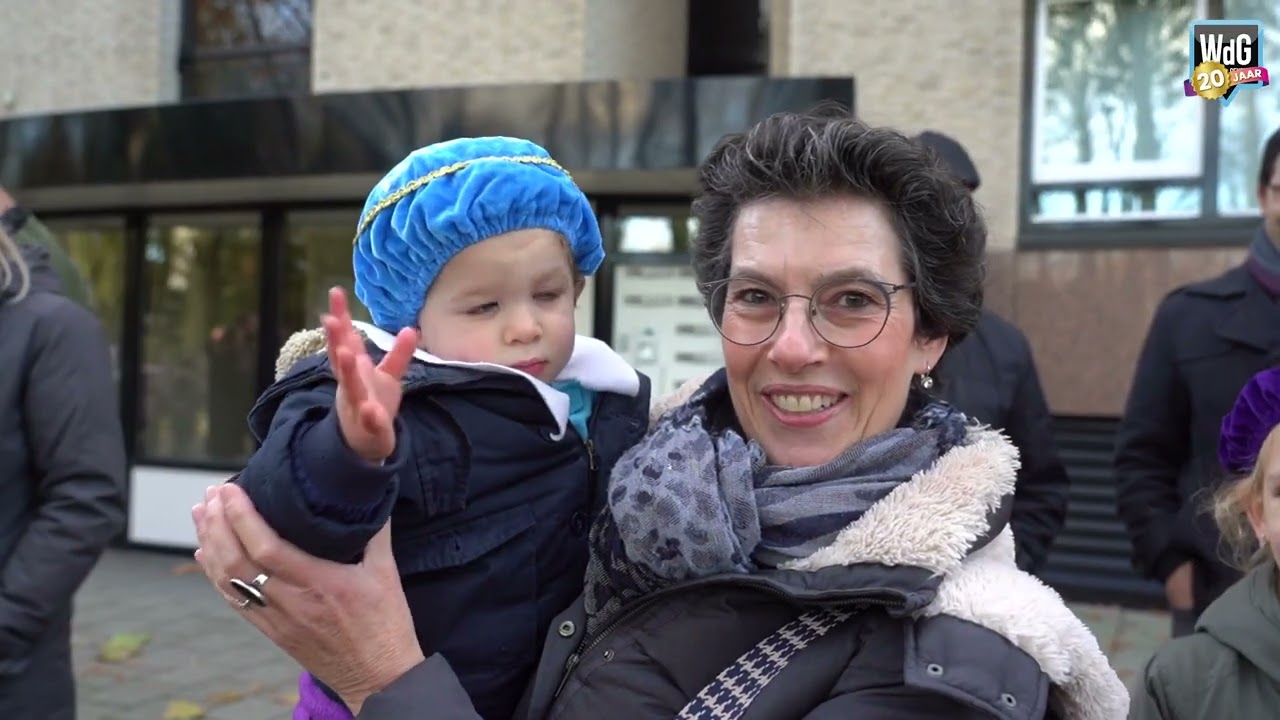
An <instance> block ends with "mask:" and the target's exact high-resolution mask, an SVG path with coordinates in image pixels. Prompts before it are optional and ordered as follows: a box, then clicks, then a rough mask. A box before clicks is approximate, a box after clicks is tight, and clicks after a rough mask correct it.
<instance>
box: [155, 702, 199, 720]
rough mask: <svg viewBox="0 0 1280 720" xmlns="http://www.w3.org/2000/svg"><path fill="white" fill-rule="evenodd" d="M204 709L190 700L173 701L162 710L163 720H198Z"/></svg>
mask: <svg viewBox="0 0 1280 720" xmlns="http://www.w3.org/2000/svg"><path fill="white" fill-rule="evenodd" d="M202 717H204V708H202V707H200V706H199V705H197V704H195V703H193V702H191V701H190V700H174V701H173V702H171V703H169V707H167V708H165V709H164V720H200V718H202Z"/></svg>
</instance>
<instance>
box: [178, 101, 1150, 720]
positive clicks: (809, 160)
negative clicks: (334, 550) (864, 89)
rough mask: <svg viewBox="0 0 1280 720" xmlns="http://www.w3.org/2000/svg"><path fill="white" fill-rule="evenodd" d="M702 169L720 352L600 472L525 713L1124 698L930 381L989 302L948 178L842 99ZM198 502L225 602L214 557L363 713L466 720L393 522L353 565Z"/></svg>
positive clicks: (1007, 452) (1100, 705) (648, 715)
mask: <svg viewBox="0 0 1280 720" xmlns="http://www.w3.org/2000/svg"><path fill="white" fill-rule="evenodd" d="M700 180H701V186H702V190H701V193H700V195H699V197H698V198H697V199H696V201H695V202H694V206H693V208H694V214H695V216H696V217H697V218H698V220H699V230H698V236H697V238H696V240H695V242H694V270H695V273H696V275H697V280H698V283H699V287H700V289H701V290H702V293H703V297H704V298H705V301H706V305H707V308H708V311H709V312H710V314H711V318H712V320H713V321H714V323H715V325H716V327H717V328H718V330H719V331H720V334H721V336H722V337H723V349H724V356H725V366H724V368H723V369H722V370H720V371H718V372H716V373H714V374H713V375H711V376H710V377H709V378H707V379H705V380H704V381H701V382H699V383H695V384H692V385H691V386H688V387H686V388H685V389H684V390H683V391H682V392H680V393H678V394H677V395H676V396H674V397H671V398H666V399H664V400H662V401H660V402H659V404H658V406H657V407H655V411H654V413H653V419H652V422H651V425H650V429H649V432H648V434H647V435H645V437H644V438H643V439H641V440H640V441H639V442H638V443H636V444H634V445H633V446H632V447H631V449H630V450H628V451H626V452H625V453H623V454H622V456H621V457H620V458H619V459H618V460H617V462H616V464H615V465H614V467H613V472H612V475H611V477H610V479H609V485H608V490H607V493H606V494H605V496H604V497H603V498H602V502H601V505H602V509H601V512H600V514H599V515H598V519H597V521H596V523H595V524H594V526H593V528H592V530H591V533H590V536H589V538H588V539H587V540H585V541H584V544H585V545H586V546H587V547H588V549H589V551H590V560H589V563H588V567H587V571H586V577H585V587H584V592H583V595H582V598H581V599H580V601H579V602H578V603H575V604H574V605H573V606H572V607H570V608H568V609H567V610H566V611H565V612H564V613H562V614H561V615H560V616H559V617H557V618H556V619H555V620H553V621H552V622H551V624H550V626H549V628H547V630H548V632H547V638H548V639H547V641H546V643H545V646H544V648H543V650H542V657H541V661H540V662H539V664H538V667H537V669H536V671H535V672H534V673H533V675H532V677H531V678H530V684H529V691H528V693H527V694H526V696H525V698H524V700H523V702H522V704H521V707H520V708H518V710H517V712H516V717H519V718H527V719H528V720H540V719H542V718H559V719H563V720H576V719H577V718H597V717H601V716H603V715H604V714H606V713H607V714H608V715H609V716H611V717H618V718H635V719H636V720H648V719H654V720H657V719H659V718H661V719H663V720H666V719H667V718H672V717H680V718H744V719H746V720H753V719H757V718H768V719H771V720H772V719H774V718H797V719H799V718H808V719H810V720H825V719H827V718H832V719H835V718H889V717H893V718H899V717H912V718H1028V719H1030V718H1062V719H1067V718H1070V719H1076V718H1080V719H1086V720H1091V719H1093V718H1097V719H1100V720H1101V719H1108V720H1110V719H1112V718H1122V717H1124V715H1125V713H1126V711H1127V708H1128V697H1127V694H1126V692H1125V689H1124V687H1123V685H1122V684H1121V683H1120V681H1119V680H1118V678H1117V677H1116V675H1115V673H1114V672H1113V671H1112V670H1111V668H1110V667H1109V665H1108V663H1107V661H1106V659H1105V657H1104V656H1103V655H1102V653H1101V651H1100V650H1099V648H1098V646H1097V643H1096V641H1095V640H1094V638H1093V637H1092V635H1090V633H1089V632H1088V630H1087V629H1086V628H1085V627H1084V626H1083V625H1082V624H1081V623H1080V622H1079V621H1078V620H1077V619H1076V618H1075V617H1074V616H1073V615H1072V614H1071V612H1070V611H1069V610H1068V609H1067V608H1066V606H1065V605H1064V604H1063V603H1062V601H1061V599H1059V598H1058V596H1057V595H1056V594H1055V593H1053V591H1052V590H1050V589H1048V588H1046V587H1045V586H1043V585H1041V584H1040V583H1039V582H1038V581H1037V580H1035V579H1034V578H1032V577H1030V576H1028V575H1026V574H1024V573H1022V572H1020V571H1018V570H1017V568H1016V566H1015V564H1014V545H1013V540H1012V535H1011V533H1010V531H1009V529H1008V509H1009V501H1010V500H1011V498H1012V495H1013V489H1014V488H1013V484H1014V477H1015V473H1016V469H1017V463H1018V461H1017V453H1016V451H1015V450H1014V448H1013V447H1012V446H1011V445H1010V443H1009V442H1008V441H1007V440H1006V439H1005V438H1004V437H1003V436H1001V435H1000V434H998V433H996V432H993V431H991V430H989V429H986V428H982V427H978V426H976V425H974V424H973V423H971V422H969V421H968V420H967V419H966V418H965V417H964V416H963V415H961V414H960V413H958V412H957V411H955V410H954V409H952V408H950V407H949V406H947V405H946V404H944V403H941V402H937V401H935V400H933V399H931V398H930V396H929V394H928V390H929V388H930V387H931V385H932V384H933V383H932V378H931V376H930V371H931V369H932V368H933V367H934V365H935V364H936V363H937V361H938V358H939V356H940V355H941V354H942V352H943V350H944V349H945V347H946V345H947V343H948V342H954V341H956V340H959V339H960V338H962V337H964V335H965V334H966V333H967V332H968V331H969V330H970V329H971V328H972V326H973V324H974V322H975V321H976V318H977V316H978V312H979V308H980V306H981V300H982V284H983V268H982V260H981V258H982V255H983V249H984V248H983V246H984V243H985V234H986V230H985V227H984V225H983V222H982V220H981V218H980V216H979V214H978V211H977V208H976V207H975V205H974V203H973V201H972V200H971V199H970V197H969V195H968V193H967V192H966V191H965V190H964V188H963V187H961V186H960V185H959V184H958V183H956V182H955V181H954V180H953V179H951V178H950V177H949V176H948V175H947V173H946V171H945V170H944V169H943V168H942V167H941V166H939V165H938V164H937V163H936V161H935V158H934V157H933V156H932V155H930V154H929V152H928V151H927V150H925V149H924V148H922V147H920V146H918V145H916V144H914V143H913V142H911V141H910V140H909V139H907V138H906V137H904V136H902V135H901V134H899V133H896V132H893V131H890V130H886V129H876V128H868V127H866V126H865V125H863V124H862V123H860V122H858V121H856V120H854V119H852V118H850V117H848V116H847V115H843V114H816V113H815V114H780V115H776V116H773V117H770V118H768V119H766V120H764V121H762V122H760V123H759V124H757V125H756V126H754V127H752V128H750V129H749V130H747V131H746V132H744V133H740V134H735V135H731V136H728V137H726V138H725V139H724V140H722V141H721V143H720V144H719V145H718V146H717V148H716V149H715V150H713V151H712V153H711V155H710V156H709V157H708V158H707V159H706V160H705V161H704V162H703V164H702V166H701V168H700ZM193 515H194V517H195V520H196V524H197V528H198V532H199V537H200V544H201V550H200V552H199V553H198V557H199V559H200V562H201V564H202V565H203V566H204V568H205V571H206V573H207V575H208V576H209V578H210V580H211V581H212V582H213V583H214V584H215V585H216V586H217V587H218V588H219V590H220V591H222V592H223V593H224V594H226V595H227V596H228V597H229V599H231V600H232V601H233V602H235V600H236V598H237V595H236V594H235V592H234V590H232V589H231V587H232V586H231V583H232V581H233V580H236V581H237V582H244V580H242V579H245V578H254V577H257V576H260V575H265V576H266V577H268V578H270V583H269V584H265V585H264V586H262V587H261V588H260V589H261V590H262V595H263V598H262V599H263V602H262V603H258V604H253V605H250V606H248V607H246V608H244V609H245V613H244V614H245V616H246V618H247V619H249V620H250V621H251V622H252V623H254V624H255V625H256V626H257V627H258V628H259V629H261V630H262V631H263V632H264V633H266V634H267V635H268V636H269V637H271V638H272V640H273V641H275V642H276V643H277V644H279V645H280V646H281V647H282V648H284V649H285V650H286V651H287V652H289V653H290V654H291V655H292V656H293V657H294V658H295V659H296V660H298V662H299V663H301V664H302V665H303V666H304V667H306V668H307V669H308V670H309V671H310V672H311V673H312V674H314V675H315V676H316V677H318V678H320V679H321V680H322V681H323V682H324V683H326V684H327V686H328V687H329V688H331V689H332V690H333V691H334V692H335V693H336V694H337V695H338V696H340V697H341V698H342V700H343V701H344V702H345V703H346V705H347V706H348V707H350V708H351V709H352V710H353V711H355V712H356V713H357V716H358V717H360V718H396V719H397V720H411V719H412V718H418V717H422V718H428V717H429V718H449V719H454V718H457V719H461V718H477V717H480V715H478V714H477V713H476V711H475V710H474V705H475V703H474V702H473V700H474V698H470V697H468V694H467V692H466V691H464V688H463V685H461V684H460V683H459V681H458V679H457V676H456V675H455V674H454V672H453V670H452V668H451V664H452V662H451V660H450V658H449V657H448V652H445V653H443V654H441V653H439V652H437V650H436V648H432V647H423V646H422V645H421V644H420V643H419V642H417V641H416V640H415V638H414V633H413V632H412V626H413V620H412V617H411V614H410V612H409V610H408V607H407V605H406V601H405V598H404V592H403V591H402V590H400V588H399V580H398V577H397V571H396V568H395V563H394V562H393V560H392V557H391V555H390V541H389V538H388V535H389V531H388V530H386V529H384V530H383V531H382V532H381V533H379V534H378V535H376V536H375V537H374V538H373V540H372V542H371V543H370V545H369V547H368V548H367V550H366V552H365V554H364V558H363V561H362V563H361V564H358V565H352V564H340V563H334V562H330V561H327V560H323V559H320V558H316V557H313V556H308V555H307V554H305V553H303V552H302V551H300V550H299V549H298V548H297V547H295V546H294V544H291V543H288V542H285V541H282V540H281V539H280V537H279V535H277V534H276V533H275V532H274V531H272V530H271V529H270V528H269V526H268V525H267V524H265V523H264V522H263V521H262V519H261V517H260V516H259V515H258V514H257V513H256V512H255V510H254V507H253V504H252V503H250V502H249V501H248V499H247V498H246V497H245V495H244V493H243V492H242V491H241V490H240V489H239V488H236V487H225V488H220V489H215V490H212V491H210V493H209V494H208V495H207V497H206V501H205V502H204V503H202V504H201V505H199V506H197V508H196V509H195V510H194V512H193ZM393 525H394V523H393ZM237 604H238V605H239V604H242V603H237Z"/></svg>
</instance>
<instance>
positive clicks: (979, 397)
mask: <svg viewBox="0 0 1280 720" xmlns="http://www.w3.org/2000/svg"><path fill="white" fill-rule="evenodd" d="M916 139H917V140H918V141H919V142H921V143H923V144H924V145H925V146H926V147H929V148H932V149H933V151H934V152H935V153H937V154H938V157H939V158H940V159H941V161H942V163H943V164H944V165H945V166H946V167H948V168H950V169H951V172H952V173H953V174H955V175H956V176H957V177H958V178H959V179H960V181H961V182H962V183H963V184H964V185H965V187H967V188H969V191H970V192H972V191H974V190H977V189H978V185H979V184H980V183H981V179H980V178H979V176H978V169H977V168H976V167H975V166H974V164H973V160H972V158H970V157H969V153H968V152H967V151H965V149H964V147H963V146H962V145H961V144H960V143H959V142H957V141H956V140H954V139H953V138H951V137H948V136H947V135H943V134H942V133H938V132H933V131H926V132H923V133H921V134H920V135H918V136H917V137H916ZM934 378H935V380H936V381H937V385H936V386H935V388H934V391H935V393H936V394H939V395H941V396H942V397H943V398H944V399H945V400H947V401H948V402H950V403H951V404H952V405H955V406H956V407H957V408H959V409H960V410H962V411H963V412H964V413H965V414H966V415H969V416H970V417H976V418H978V419H979V420H981V421H982V422H984V423H987V424H988V425H990V426H992V427H994V428H997V429H1000V430H1003V431H1004V432H1005V434H1006V435H1008V436H1009V439H1010V440H1012V441H1013V444H1014V445H1015V446H1017V448H1018V452H1019V454H1020V455H1021V460H1022V469H1021V470H1019V471H1018V481H1017V485H1016V490H1015V491H1014V499H1013V517H1012V519H1011V520H1010V524H1011V525H1012V526H1013V537H1014V541H1015V543H1016V545H1017V553H1018V555H1017V557H1018V567H1019V568H1021V569H1023V570H1025V571H1027V572H1030V573H1036V572H1039V571H1040V569H1041V568H1043V567H1044V563H1045V559H1046V558H1047V557H1048V555H1049V548H1050V546H1051V545H1052V544H1053V539H1054V537H1055V536H1056V535H1057V534H1058V533H1059V532H1060V531H1061V530H1062V525H1063V523H1064V522H1065V520H1066V517H1067V501H1068V499H1069V494H1070V490H1071V486H1070V480H1068V478H1067V471H1066V468H1065V467H1063V465H1062V461H1061V460H1060V459H1059V458H1058V446H1057V443H1056V441H1055V440H1054V437H1053V418H1052V416H1051V415H1050V414H1049V406H1048V403H1047V402H1045V397H1044V391H1043V390H1042V389H1041V387H1040V376H1039V374H1038V373H1037V372H1036V363H1035V359H1034V357H1033V356H1032V354H1031V344H1030V343H1028V342H1027V338H1026V336H1025V335H1023V334H1022V331H1021V330H1019V329H1018V328H1017V327H1015V326H1014V325H1013V324H1012V323H1010V322H1009V321H1007V320H1005V319H1004V318H1002V317H1000V316H999V315H997V314H996V313H994V312H992V311H991V310H990V309H988V308H985V307H984V308H983V309H982V315H981V317H980V318H979V320H978V326H977V328H975V329H974V331H973V332H972V333H970V334H969V336H968V337H967V338H965V339H964V340H962V341H961V342H959V343H957V344H955V345H951V346H949V347H948V348H947V351H946V352H945V353H943V355H942V360H941V361H940V362H939V363H938V367H937V368H936V369H935V370H934Z"/></svg>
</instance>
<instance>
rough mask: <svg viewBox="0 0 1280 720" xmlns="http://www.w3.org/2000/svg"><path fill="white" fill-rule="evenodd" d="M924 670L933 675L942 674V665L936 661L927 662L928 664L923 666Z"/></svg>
mask: <svg viewBox="0 0 1280 720" xmlns="http://www.w3.org/2000/svg"><path fill="white" fill-rule="evenodd" d="M924 671H925V672H927V673H929V674H930V675H932V676H934V677H938V676H939V675H941V674H942V666H941V665H939V664H938V663H929V665H928V666H927V667H925V669H924Z"/></svg>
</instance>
